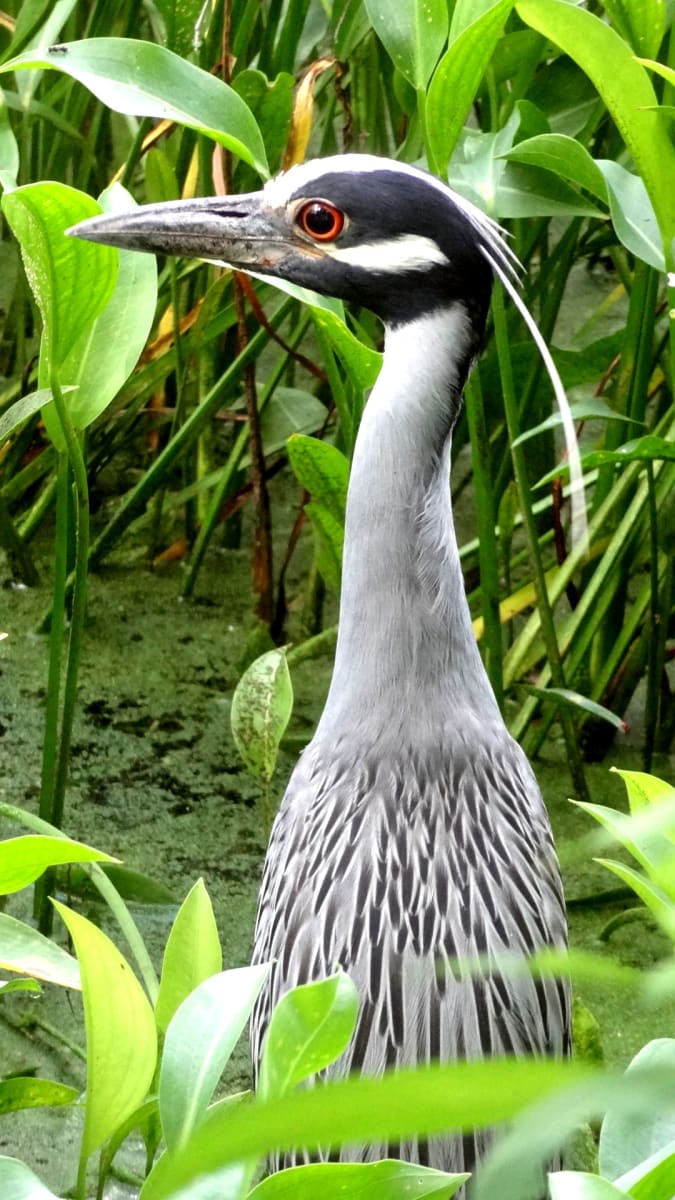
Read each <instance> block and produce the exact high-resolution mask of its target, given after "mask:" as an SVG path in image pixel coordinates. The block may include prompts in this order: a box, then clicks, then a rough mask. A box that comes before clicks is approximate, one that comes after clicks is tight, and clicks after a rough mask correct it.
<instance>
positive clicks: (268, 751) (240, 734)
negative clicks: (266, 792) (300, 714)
mask: <svg viewBox="0 0 675 1200" xmlns="http://www.w3.org/2000/svg"><path fill="white" fill-rule="evenodd" d="M292 709H293V685H292V683H291V677H290V674H289V671H288V663H287V662H286V655H285V654H284V652H283V650H268V652H267V653H266V654H262V655H261V656H260V658H257V659H256V660H255V662H253V663H251V666H250V667H249V668H248V670H247V671H245V672H244V674H243V675H242V677H241V679H240V680H239V683H238V684H237V686H236V688H235V692H234V696H233V697H232V709H231V713H230V722H231V725H232V736H233V737H234V740H235V743H236V746H237V749H238V751H239V753H240V754H241V757H242V758H243V760H244V762H245V763H246V766H247V767H248V769H249V771H251V772H252V773H253V775H255V776H257V778H259V779H263V780H265V781H267V782H269V780H270V779H271V778H272V775H273V773H274V767H275V764H276V761H277V751H278V749H279V742H280V741H281V739H282V737H283V736H284V732H285V729H286V726H287V725H288V720H289V717H290V715H291V712H292Z"/></svg>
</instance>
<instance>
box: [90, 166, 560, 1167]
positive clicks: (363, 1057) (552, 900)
mask: <svg viewBox="0 0 675 1200" xmlns="http://www.w3.org/2000/svg"><path fill="white" fill-rule="evenodd" d="M77 232H78V234H81V236H84V237H88V238H91V239H93V240H97V241H102V242H109V243H111V244H112V245H117V246H121V247H124V248H133V249H138V250H153V251H157V252H160V253H165V254H180V255H190V256H197V257H203V258H210V259H219V260H224V261H225V262H227V263H228V264H230V265H232V266H235V267H237V268H239V269H242V270H254V271H256V272H260V273H262V274H265V275H272V276H280V277H282V278H283V279H287V280H291V281H293V282H294V283H299V284H303V285H305V286H306V287H309V288H313V289H315V290H316V291H317V292H321V293H325V294H328V295H331V296H337V297H341V298H342V299H345V300H349V301H355V302H356V303H358V304H361V305H364V306H365V307H367V308H369V309H372V310H373V311H374V312H375V313H377V314H378V315H379V316H380V317H381V318H382V320H383V322H384V326H385V331H386V336H385V353H384V364H383V367H382V371H381V373H380V376H379V379H378V380H377V383H376V385H375V387H374V389H373V392H372V395H371V396H370V399H369V401H368V404H367V406H366V410H365V413H364V416H363V420H362V422H361V427H360V430H359V434H358V439H357V443H356V447H355V451H354V460H353V464H352V471H351V478H350V484H349V496H348V503H347V524H346V531H345V547H344V566H343V576H342V593H341V602H340V629H339V636H338V644H337V652H336V659H335V670H334V673H333V679H332V683H331V687H330V692H329V695H328V700H327V702H326V707H325V709H324V712H323V715H322V717H321V720H320V722H319V726H318V729H317V731H316V733H315V735H314V737H313V739H312V741H311V743H310V745H309V746H308V747H307V749H306V750H305V751H304V753H303V755H302V757H301V759H300V761H299V763H298V765H297V767H296V769H295V771H294V772H293V775H292V778H291V781H290V784H289V786H288V790H287V791H286V794H285V796H284V799H283V801H282V803H281V807H280V809H279V813H278V815H277V818H276V821H275V823H274V828H273V830H272V835H271V838H270V843H269V849H268V852H267V860H266V863H265V870H264V877H263V883H262V890H261V894H260V907H259V912H258V920H257V925H256V933H255V958H256V960H257V961H267V960H273V961H274V962H275V966H274V968H273V972H272V975H271V982H270V984H269V986H268V988H267V989H266V991H265V992H264V994H263V995H262V997H261V999H260V1001H259V1003H258V1005H257V1008H256V1010H255V1013H254V1018H253V1022H252V1043H253V1057H254V1063H256V1064H257V1063H258V1062H259V1059H260V1053H261V1045H262V1041H263V1037H264V1034H265V1030H266V1027H267V1024H268V1021H269V1016H270V1012H271V1010H272V1007H273V1005H274V1004H275V1002H276V1001H277V999H278V998H279V996H280V995H281V994H282V993H283V992H284V991H286V990H287V989H288V988H290V987H292V986H293V985H294V984H298V983H302V982H305V981H307V980H312V979H318V978H321V977H322V976H324V975H326V974H328V973H329V972H331V971H333V970H334V968H335V966H336V965H337V964H340V965H341V966H342V967H343V968H344V969H345V971H347V972H348V973H349V974H350V975H351V977H352V978H353V979H354V981H355V983H356V985H357V988H358V991H359V994H360V1000H361V1008H360V1014H359V1019H358V1026H357V1029H356V1033H355V1036H354V1038H353V1041H352V1043H351V1045H350V1047H349V1049H348V1050H347V1052H346V1053H345V1054H344V1055H343V1056H342V1058H341V1059H340V1060H339V1062H338V1063H337V1064H336V1065H335V1067H334V1068H332V1069H331V1070H330V1071H328V1072H327V1074H328V1075H330V1076H336V1075H342V1074H344V1073H346V1072H347V1071H350V1070H352V1069H356V1070H358V1071H363V1072H368V1073H372V1074H379V1073H381V1072H382V1071H384V1070H385V1068H388V1067H402V1066H409V1065H412V1064H415V1063H427V1062H429V1061H430V1060H433V1059H440V1060H442V1061H448V1060H453V1059H462V1058H477V1057H484V1056H498V1055H510V1054H515V1055H522V1054H533V1055H556V1056H560V1055H564V1054H565V1053H567V1051H568V1047H569V1002H568V994H567V989H566V985H565V983H564V982H562V981H560V980H555V979H544V980H536V979H534V978H532V977H531V976H530V975H529V974H528V973H527V972H525V973H522V972H521V973H512V972H509V971H508V970H507V971H503V970H501V969H500V966H499V963H498V962H497V961H496V960H497V959H499V958H500V956H504V955H508V954H513V953H514V952H515V953H516V954H517V955H523V956H526V955H530V954H532V953H533V952H535V951H537V950H539V949H540V948H542V947H548V946H551V947H558V948H561V947H564V946H565V944H566V923H565V911H564V902H563V896H562V890H561V884H560V877H559V872H558V866H557V862H556V857H555V853H554V849H553V844H552V838H551V830H550V826H549V821H548V817H547V814H546V810H545V808H544V804H543V802H542V798H541V795H540V793H539V789H538V787H537V784H536V781H535V778H534V776H533V774H532V771H531V770H530V767H529V766H528V763H527V761H526V759H525V757H524V755H523V753H522V751H521V750H520V748H519V747H518V745H517V744H516V743H515V742H514V741H513V739H512V738H511V737H510V735H509V733H508V732H507V730H506V727H505V725H504V722H503V720H502V717H501V715H500V712H499V709H498V707H497V704H496V702H495V699H494V696H493V693H492V689H491V687H490V684H489V682H488V679H487V676H486V673H485V670H484V668H483V664H482V661H481V658H480V655H479V652H478V649H477V647H476V641H475V638H474V635H473V630H472V626H471V621H470V617H469V609H468V606H467V602H466V599H465V595H464V587H463V581H462V573H461V569H460V562H459V556H458V552H457V543H456V539H455V533H454V528H453V520H452V511H451V506H450V494H449V487H448V473H449V462H450V439H451V434H452V429H453V426H454V424H455V421H456V419H457V415H458V413H459V408H460V402H461V393H462V388H463V386H464V383H465V380H466V377H467V374H468V371H469V368H470V366H471V362H472V359H473V358H474V356H475V354H476V353H477V350H478V347H479V343H480V339H481V336H482V333H483V329H484V325H485V320H486V314H487V309H488V304H489V299H490V290H491V284H492V275H493V271H496V272H497V273H498V274H499V275H500V276H501V277H502V278H503V277H504V276H505V275H506V276H508V275H509V273H510V272H511V271H512V266H511V261H510V252H509V251H508V249H507V248H506V246H505V244H504V242H503V240H502V238H501V236H500V233H499V230H498V228H497V227H496V226H495V225H494V224H493V223H492V222H491V221H490V220H489V219H488V218H486V217H484V216H483V215H482V214H481V213H480V212H479V211H478V210H477V209H475V208H474V207H473V206H472V205H470V204H468V203H467V202H466V201H465V200H463V199H461V198H460V197H459V196H457V195H455V194H453V193H452V192H451V191H450V190H449V189H448V188H447V187H445V186H444V185H443V184H441V183H439V182H438V181H436V180H435V179H432V178H431V177H429V176H428V175H426V174H424V173H423V172H421V171H418V170H415V169H414V168H411V167H408V166H404V165H402V164H401V163H397V162H390V161H388V160H386V159H379V158H374V157H370V156H365V155H363V156H361V155H346V156H342V157H337V158H329V159H324V160H320V161H316V162H310V163H307V164H305V165H303V166H299V167H294V168H293V169H292V170H290V171H288V172H287V173H286V174H284V175H282V176H280V177H279V178H277V179H275V180H273V181H272V182H271V183H269V184H267V186H266V187H265V188H264V189H263V190H262V191H261V192H257V193H254V194H252V195H247V196H238V197H219V198H213V199H205V200H203V199H198V200H191V201H185V202H182V201H179V202H176V203H169V204H160V205H154V206H149V207H145V208H140V209H139V210H138V211H136V212H133V213H129V214H125V215H123V216H119V215H118V216H113V217H101V218H96V219H94V220H93V221H87V222H85V224H84V225H83V226H81V227H78V230H77ZM477 956H482V958H483V960H484V961H485V960H487V962H488V963H492V964H493V965H492V966H491V967H489V968H488V969H486V970H484V971H483V972H482V974H481V975H480V976H477V975H476V974H475V973H472V972H471V971H468V970H463V969H462V967H461V965H458V964H461V960H462V959H470V960H474V962H475V959H476V957H477ZM490 1136H491V1135H490V1134H489V1133H485V1132H475V1133H473V1134H471V1135H469V1136H464V1137H447V1138H434V1139H432V1140H431V1141H430V1142H428V1143H420V1144H418V1143H417V1142H415V1141H411V1142H409V1143H406V1144H403V1145H401V1146H398V1145H395V1146H382V1145H378V1146H373V1147H369V1148H368V1149H366V1150H364V1151H359V1150H356V1151H354V1149H353V1148H350V1149H349V1150H345V1151H344V1156H345V1157H349V1158H351V1159H354V1158H364V1159H374V1158H378V1157H382V1156H383V1155H386V1154H389V1153H393V1154H400V1155H401V1156H402V1157H404V1158H409V1159H411V1160H413V1161H420V1162H426V1163H429V1164H430V1165H431V1166H434V1167H439V1168H443V1169H445V1170H449V1171H461V1170H471V1169H472V1168H473V1167H474V1165H475V1163H476V1161H477V1160H479V1159H480V1158H481V1157H482V1155H483V1154H484V1151H485V1149H486V1146H487V1145H488V1144H489V1141H490ZM292 1161H293V1157H292V1156H284V1158H283V1160H282V1165H284V1164H287V1163H289V1162H292ZM276 1165H279V1164H278V1163H277V1164H276Z"/></svg>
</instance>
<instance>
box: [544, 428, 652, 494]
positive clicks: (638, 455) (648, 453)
mask: <svg viewBox="0 0 675 1200" xmlns="http://www.w3.org/2000/svg"><path fill="white" fill-rule="evenodd" d="M659 459H662V460H664V461H665V462H675V442H671V441H668V440H667V439H666V438H661V437H655V436H654V435H653V434H647V435H646V436H645V437H641V438H635V439H634V440H633V441H631V442H625V443H624V445H623V446H619V447H618V448H617V449H616V450H591V451H590V453H588V454H582V456H581V465H582V468H583V470H584V471H591V470H592V469H593V468H594V467H604V466H605V465H606V464H607V463H616V464H617V465H618V464H621V463H632V462H655V461H658V460H659ZM568 472H569V464H568V463H559V464H558V466H557V467H555V468H554V469H553V470H552V471H549V472H548V474H547V475H543V476H542V478H541V479H540V480H539V482H538V483H537V485H536V486H537V487H541V486H543V484H545V483H550V481H551V480H552V479H555V478H557V476H559V475H567V474H568Z"/></svg>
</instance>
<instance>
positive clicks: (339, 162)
mask: <svg viewBox="0 0 675 1200" xmlns="http://www.w3.org/2000/svg"><path fill="white" fill-rule="evenodd" d="M67 232H68V233H69V234H70V235H72V236H75V237H81V238H85V239H87V240H89V241H94V242H103V243H105V244H107V245H111V246H118V247H120V248H121V249H125V250H144V251H150V252H154V253H158V254H173V255H179V256H181V257H187V258H204V259H207V260H211V261H216V262H221V263H224V264H225V265H227V266H230V267H234V268H236V269H237V270H242V271H254V272H256V273H259V274H263V275H270V276H277V277H280V278H283V279H286V280H289V281H290V282H292V283H297V284H301V285H302V286H304V287H307V288H311V289H313V290H314V291H316V292H320V293H321V294H323V295H330V296H336V297H338V298H340V299H343V300H348V301H353V302H355V303H357V304H360V305H363V306H364V307H366V308H369V309H371V310H372V311H373V312H375V313H376V314H377V315H378V316H380V317H381V318H382V319H383V320H384V321H385V323H387V324H390V325H396V324H401V323H403V322H405V321H408V320H413V319H415V318H416V317H419V316H422V315H424V314H425V313H427V312H430V311H433V310H434V309H436V308H440V307H447V306H448V305H449V304H451V303H452V302H453V301H455V300H459V301H461V302H462V303H464V305H465V306H466V307H467V308H468V310H469V313H470V315H471V317H472V320H473V323H474V324H475V325H476V326H478V327H479V328H482V325H483V323H484V320H485V314H486V311H487V305H488V302H489V295H490V287H491V282H492V267H493V266H494V265H495V259H496V260H497V262H498V264H499V266H501V267H502V269H505V270H507V271H511V272H512V271H513V266H512V262H511V256H510V252H509V251H508V249H507V247H506V246H505V243H504V242H503V240H502V238H501V236H500V231H499V229H498V227H497V226H496V225H495V224H494V223H493V222H492V221H491V220H490V219H489V218H488V217H485V216H484V215H483V214H482V213H481V212H480V211H479V210H478V209H477V208H475V207H474V206H473V205H472V204H470V203H469V202H468V201H466V200H464V199H463V198H461V197H459V196H458V195H456V194H455V193H453V192H452V191H451V190H450V188H448V187H446V186H445V185H444V184H442V183H440V182H439V181H438V180H436V179H434V178H433V177H432V176H430V175H427V174H426V173H425V172H423V171H420V170H417V169H416V168H414V167H409V166H407V165H405V164H402V163H398V162H395V161H393V160H389V159H385V158H377V157H374V156H371V155H359V154H347V155H340V156H336V157H333V158H325V159H317V160H315V161H312V162H308V163H304V164H302V165H300V166H296V167H292V168H291V169H290V170H289V171H286V172H284V173H283V174H282V175H280V176H278V177H277V178H276V179H273V180H271V181H270V182H269V183H268V184H266V186H265V187H264V188H263V189H262V191H259V192H252V193H249V194H248V195H241V196H217V197H209V198H204V199H199V198H198V199H194V200H177V201H170V202H168V203H164V204H151V205H145V206H141V207H140V208H138V209H136V210H134V211H131V212H125V213H117V214H115V215H110V216H108V215H105V216H100V217H93V218H91V219H90V220H88V221H83V222H81V223H80V224H79V225H75V226H74V227H73V228H72V229H69V230H68V231H67Z"/></svg>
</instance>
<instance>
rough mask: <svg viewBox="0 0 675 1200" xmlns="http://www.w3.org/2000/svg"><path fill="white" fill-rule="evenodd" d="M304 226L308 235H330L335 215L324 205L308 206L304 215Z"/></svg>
mask: <svg viewBox="0 0 675 1200" xmlns="http://www.w3.org/2000/svg"><path fill="white" fill-rule="evenodd" d="M305 225H306V227H307V229H309V231H310V233H316V234H318V235H321V234H324V235H325V234H327V233H330V232H331V231H332V230H333V229H334V228H335V213H334V212H332V210H331V209H330V208H326V206H325V205H324V204H310V206H309V208H308V209H307V211H306V213H305Z"/></svg>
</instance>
